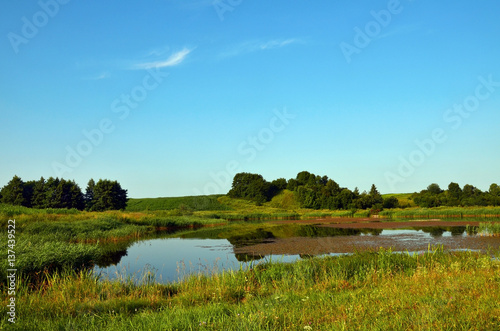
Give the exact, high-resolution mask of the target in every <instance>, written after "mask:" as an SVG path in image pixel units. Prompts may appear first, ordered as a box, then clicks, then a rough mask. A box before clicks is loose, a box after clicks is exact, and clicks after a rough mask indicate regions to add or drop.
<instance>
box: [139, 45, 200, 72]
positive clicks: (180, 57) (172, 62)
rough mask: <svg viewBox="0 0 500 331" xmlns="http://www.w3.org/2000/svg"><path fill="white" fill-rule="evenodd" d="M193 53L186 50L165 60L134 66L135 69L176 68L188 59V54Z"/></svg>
mask: <svg viewBox="0 0 500 331" xmlns="http://www.w3.org/2000/svg"><path fill="white" fill-rule="evenodd" d="M191 51H192V49H188V48H184V49H183V50H181V51H179V52H176V53H174V54H172V55H170V56H169V57H168V58H167V59H165V60H156V61H149V62H142V63H138V64H135V65H134V66H133V69H152V68H165V67H174V66H177V65H179V64H181V63H182V62H183V61H184V60H185V59H186V57H187V56H188V54H189V53H191Z"/></svg>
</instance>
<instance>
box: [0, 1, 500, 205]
mask: <svg viewBox="0 0 500 331" xmlns="http://www.w3.org/2000/svg"><path fill="white" fill-rule="evenodd" d="M499 12H500V3H499V2H498V1H493V0H491V1H461V0H458V1H457V0H454V1H439V2H438V1H430V0H412V1H409V0H404V1H396V0H390V1H326V0H325V1H316V2H311V1H305V0H299V1H292V2H290V1H284V0H277V1H272V2H271V1H248V0H220V1H213V0H210V1H204V0H149V1H128V0H121V1H106V2H104V1H95V0H90V1H79V0H71V1H68V0H64V1H63V0H41V1H39V2H36V1H14V0H8V1H2V3H1V4H0V36H1V39H0V40H1V42H0V43H1V44H0V59H1V61H0V72H1V73H2V74H1V76H0V91H1V93H0V112H1V119H2V120H1V122H0V155H1V161H0V186H3V185H5V184H6V183H7V182H8V181H9V180H10V179H11V178H12V177H13V176H14V175H16V174H17V175H18V176H20V177H21V178H23V179H24V180H31V179H38V178H40V177H41V176H44V177H45V178H48V177H50V176H54V177H55V176H59V177H63V178H67V179H74V180H75V181H76V182H77V183H78V184H80V186H81V187H82V189H85V186H86V184H87V181H88V180H89V179H90V178H94V179H99V178H107V179H113V180H118V181H119V182H120V183H121V184H122V186H123V187H124V188H126V189H128V192H129V196H130V197H137V198H138V197H157V196H182V195H194V194H211V193H226V192H227V191H228V190H229V188H230V185H231V180H232V177H233V176H234V174H235V173H236V172H242V171H245V172H254V173H259V174H262V175H263V176H264V178H266V179H267V180H273V179H276V178H279V177H284V178H287V179H288V178H292V177H295V176H296V174H297V173H298V172H300V171H303V170H307V171H310V172H312V173H315V174H318V175H327V176H328V177H330V178H332V179H334V180H335V181H337V182H338V183H339V184H340V185H341V186H344V187H349V188H351V189H354V187H358V188H359V189H360V190H361V191H363V190H369V188H370V186H371V184H375V185H376V186H377V187H378V188H379V190H380V191H381V192H382V193H390V192H414V191H419V190H421V189H423V188H425V187H426V186H427V185H429V184H430V183H433V182H435V183H438V184H440V185H441V186H442V187H443V188H445V187H446V186H447V185H448V184H449V183H450V182H451V181H454V182H458V183H459V184H460V185H464V184H473V185H475V186H477V187H479V188H480V189H482V190H486V189H488V187H489V184H491V183H499V182H500V173H499V171H498V169H499V168H500V167H499V166H500V153H499V150H500V111H499V110H500V64H499V61H498V59H500V43H499V37H500V34H499V33H500V21H499V20H498V13H499Z"/></svg>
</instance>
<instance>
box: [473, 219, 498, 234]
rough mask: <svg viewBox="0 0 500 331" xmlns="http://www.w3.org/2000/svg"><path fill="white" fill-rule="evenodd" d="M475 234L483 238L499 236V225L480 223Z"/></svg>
mask: <svg viewBox="0 0 500 331" xmlns="http://www.w3.org/2000/svg"><path fill="white" fill-rule="evenodd" d="M477 233H479V234H480V235H485V236H495V237H497V236H500V223H493V222H481V223H479V228H478V230H477Z"/></svg>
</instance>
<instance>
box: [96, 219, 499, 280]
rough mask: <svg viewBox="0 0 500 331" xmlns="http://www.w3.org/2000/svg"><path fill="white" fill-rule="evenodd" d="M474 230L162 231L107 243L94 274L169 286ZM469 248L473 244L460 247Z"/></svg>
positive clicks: (458, 236)
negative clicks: (149, 276) (266, 264)
mask: <svg viewBox="0 0 500 331" xmlns="http://www.w3.org/2000/svg"><path fill="white" fill-rule="evenodd" d="M235 229H237V230H238V231H236V230H235ZM228 231H229V232H228ZM231 231H232V232H231ZM476 232H477V228H475V227H464V226H458V227H414V228H405V229H365V228H358V229H353V228H334V227H324V226H316V225H296V224H293V225H280V226H276V227H266V226H265V225H262V226H260V225H258V224H257V225H255V224H254V225H253V227H248V226H246V228H245V227H242V228H241V229H240V228H231V229H229V230H228V227H218V228H202V229H197V230H190V231H186V230H182V231H177V232H168V233H167V232H162V233H157V234H155V235H153V236H151V237H149V238H146V239H142V240H140V241H136V242H128V243H118V244H113V245H109V246H107V247H106V251H107V252H108V253H107V254H106V255H105V256H103V258H102V259H101V260H100V261H98V263H97V267H96V268H95V270H96V271H98V272H100V273H101V274H102V276H103V277H107V278H122V279H127V278H128V277H131V276H132V277H134V276H135V277H136V278H139V279H140V275H142V274H143V273H144V272H145V271H151V270H153V271H154V273H155V274H156V281H160V282H168V281H175V280H177V279H179V278H182V277H184V276H185V275H188V274H191V273H199V272H203V273H210V272H217V271H220V270H226V269H237V268H240V267H241V266H240V264H241V263H243V264H248V263H253V262H256V261H263V260H268V259H273V260H281V261H284V262H288V261H294V260H297V259H305V258H311V257H313V256H317V255H324V254H329V255H338V254H345V253H349V252H353V251H355V250H358V249H370V247H372V248H378V247H397V248H398V249H400V250H409V251H418V250H421V249H425V248H426V247H427V245H428V244H448V243H451V242H453V243H459V242H461V241H463V240H464V239H467V238H476V239H478V240H479V236H474V233H476ZM224 237H226V238H224ZM481 240H484V239H481ZM469 245H470V241H469V242H467V243H466V244H463V245H462V246H460V245H458V246H457V247H456V248H460V249H461V248H467V247H469ZM498 245H499V246H500V243H499V244H498Z"/></svg>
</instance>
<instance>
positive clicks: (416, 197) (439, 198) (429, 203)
mask: <svg viewBox="0 0 500 331" xmlns="http://www.w3.org/2000/svg"><path fill="white" fill-rule="evenodd" d="M412 199H413V201H414V202H415V204H416V205H417V206H420V207H439V206H500V186H498V184H491V185H490V188H489V190H488V191H486V192H482V191H481V190H480V189H478V188H477V187H474V186H472V185H469V184H467V185H464V187H463V188H461V187H460V185H458V184H457V183H453V182H452V183H450V184H449V185H448V189H447V190H442V189H441V187H439V185H438V184H435V183H433V184H431V185H429V186H428V187H427V189H425V190H422V191H420V192H419V193H414V194H413V195H412Z"/></svg>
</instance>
